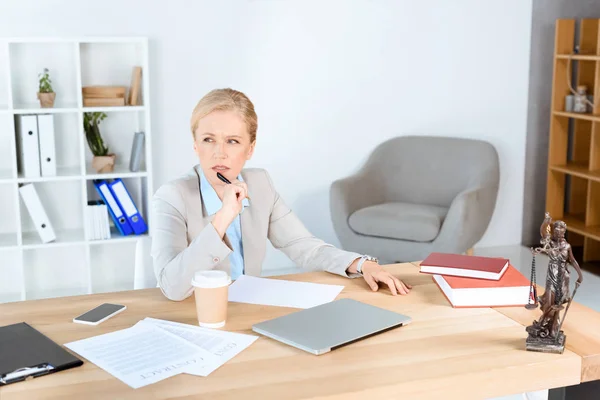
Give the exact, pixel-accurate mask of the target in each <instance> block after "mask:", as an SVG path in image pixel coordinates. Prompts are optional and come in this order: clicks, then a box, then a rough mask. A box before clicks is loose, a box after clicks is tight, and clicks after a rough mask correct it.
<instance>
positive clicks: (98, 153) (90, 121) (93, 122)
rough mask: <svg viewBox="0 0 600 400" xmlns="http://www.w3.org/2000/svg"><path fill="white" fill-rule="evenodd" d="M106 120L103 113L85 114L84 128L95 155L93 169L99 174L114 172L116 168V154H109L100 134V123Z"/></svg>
mask: <svg viewBox="0 0 600 400" xmlns="http://www.w3.org/2000/svg"><path fill="white" fill-rule="evenodd" d="M104 118H106V114H105V113H103V112H86V113H83V128H84V130H85V138H86V139H87V143H88V146H89V147H90V150H91V151H92V154H93V155H94V158H93V159H92V167H93V168H94V169H95V170H96V172H98V173H107V172H112V171H113V170H114V167H115V159H116V155H115V154H109V152H108V147H106V146H105V145H104V140H102V135H101V134H100V126H99V125H100V122H101V121H102V120H103V119H104Z"/></svg>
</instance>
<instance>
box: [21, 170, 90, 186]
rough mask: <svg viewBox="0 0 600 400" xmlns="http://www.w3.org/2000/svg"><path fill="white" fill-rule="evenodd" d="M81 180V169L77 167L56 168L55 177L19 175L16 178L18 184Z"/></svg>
mask: <svg viewBox="0 0 600 400" xmlns="http://www.w3.org/2000/svg"><path fill="white" fill-rule="evenodd" d="M77 179H81V169H80V168H79V167H56V176H39V177H31V178H28V177H24V176H23V174H21V173H19V176H18V178H17V182H18V183H30V182H58V181H73V180H77Z"/></svg>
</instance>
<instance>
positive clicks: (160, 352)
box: [65, 321, 220, 389]
mask: <svg viewBox="0 0 600 400" xmlns="http://www.w3.org/2000/svg"><path fill="white" fill-rule="evenodd" d="M65 346H66V347H67V348H69V349H71V350H73V351H74V352H75V353H77V354H79V355H81V356H82V357H85V358H86V359H88V360H89V361H90V362H92V363H94V364H96V365H97V366H98V367H100V368H102V369H103V370H105V371H106V372H108V373H110V374H111V375H113V376H114V377H116V378H117V379H120V380H121V381H123V382H124V383H126V384H127V385H129V386H131V387H132V388H134V389H137V388H140V387H143V386H146V385H149V384H152V383H156V382H159V381H161V380H163V379H166V378H169V377H171V376H174V375H177V374H179V373H182V372H187V370H188V369H193V370H194V371H195V372H196V374H197V375H202V374H208V373H210V372H209V371H211V370H213V369H214V365H215V364H218V363H219V361H220V360H219V358H218V357H217V356H215V355H214V354H212V353H210V352H208V351H206V350H204V349H203V348H201V347H199V346H196V345H194V344H193V343H191V342H189V341H187V340H185V339H182V338H181V337H179V336H177V335H174V334H172V333H171V332H169V331H167V330H165V329H161V328H159V327H158V326H156V325H155V324H151V323H148V322H146V321H140V322H138V323H137V324H136V325H134V326H133V327H131V328H127V329H123V330H120V331H116V332H111V333H107V334H104V335H99V336H94V337H91V338H88V339H83V340H79V341H76V342H71V343H67V344H65Z"/></svg>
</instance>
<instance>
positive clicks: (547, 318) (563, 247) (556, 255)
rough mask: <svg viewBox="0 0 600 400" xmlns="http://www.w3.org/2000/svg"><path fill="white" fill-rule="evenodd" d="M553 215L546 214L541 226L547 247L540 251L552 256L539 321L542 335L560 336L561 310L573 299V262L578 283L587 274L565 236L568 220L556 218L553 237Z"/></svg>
mask: <svg viewBox="0 0 600 400" xmlns="http://www.w3.org/2000/svg"><path fill="white" fill-rule="evenodd" d="M550 222H551V218H550V215H549V214H548V213H546V218H545V219H544V223H542V226H541V228H540V231H541V232H542V235H545V236H546V237H545V238H544V240H542V243H543V244H544V247H538V248H536V249H535V250H536V253H545V254H547V255H548V258H549V259H550V260H549V261H548V270H547V272H546V290H545V292H544V294H543V295H542V296H541V298H540V308H541V310H542V317H541V318H540V320H539V326H540V329H541V331H540V334H541V335H542V336H543V337H546V336H550V337H554V338H556V337H557V335H558V334H559V332H558V327H559V325H560V317H559V313H560V310H562V309H563V308H564V307H563V304H565V303H568V302H569V300H570V299H571V296H570V294H569V281H570V279H571V278H570V272H569V263H571V265H573V267H574V268H575V270H576V271H577V274H578V275H579V277H578V279H577V284H578V285H579V284H581V282H582V280H583V275H582V273H581V268H580V267H579V264H578V263H577V260H575V257H573V251H572V250H571V245H570V244H569V243H568V242H567V241H566V239H565V233H566V231H567V224H565V222H564V221H556V222H554V224H553V229H552V236H551V237H550V235H548V232H549V228H550Z"/></svg>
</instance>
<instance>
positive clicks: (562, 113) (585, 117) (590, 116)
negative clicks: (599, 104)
mask: <svg viewBox="0 0 600 400" xmlns="http://www.w3.org/2000/svg"><path fill="white" fill-rule="evenodd" d="M552 114H554V115H556V116H558V117H566V118H575V119H583V120H586V121H593V122H600V115H594V114H587V113H586V114H584V113H572V112H566V111H553V112H552Z"/></svg>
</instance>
